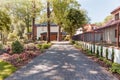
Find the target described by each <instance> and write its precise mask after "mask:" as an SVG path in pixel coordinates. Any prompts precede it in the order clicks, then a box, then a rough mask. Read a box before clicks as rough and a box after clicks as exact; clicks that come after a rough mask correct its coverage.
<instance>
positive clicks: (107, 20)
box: [94, 15, 113, 26]
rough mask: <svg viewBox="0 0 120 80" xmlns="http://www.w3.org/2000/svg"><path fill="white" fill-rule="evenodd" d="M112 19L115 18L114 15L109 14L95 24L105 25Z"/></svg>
mask: <svg viewBox="0 0 120 80" xmlns="http://www.w3.org/2000/svg"><path fill="white" fill-rule="evenodd" d="M112 19H113V16H112V15H108V16H107V17H105V19H104V20H103V21H102V22H96V23H94V24H96V25H97V26H103V25H105V24H106V23H107V22H109V21H110V20H112Z"/></svg>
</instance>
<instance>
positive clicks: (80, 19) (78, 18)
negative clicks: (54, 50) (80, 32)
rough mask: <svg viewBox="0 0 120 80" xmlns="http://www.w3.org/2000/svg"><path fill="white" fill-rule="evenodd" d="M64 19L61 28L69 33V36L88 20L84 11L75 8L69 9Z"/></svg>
mask: <svg viewBox="0 0 120 80" xmlns="http://www.w3.org/2000/svg"><path fill="white" fill-rule="evenodd" d="M65 19H66V20H65V21H64V22H65V23H64V27H63V29H64V30H65V31H66V32H67V33H68V34H70V38H71V37H72V36H73V35H74V34H75V31H76V29H78V28H80V27H81V26H83V25H84V24H86V23H87V22H88V20H87V16H86V13H85V11H83V10H80V9H75V8H70V9H69V11H68V14H67V15H66V17H65Z"/></svg>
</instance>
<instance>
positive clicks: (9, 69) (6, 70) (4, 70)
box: [0, 60, 16, 80]
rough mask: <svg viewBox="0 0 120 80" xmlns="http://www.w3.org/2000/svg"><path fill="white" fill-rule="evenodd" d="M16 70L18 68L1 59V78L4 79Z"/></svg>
mask: <svg viewBox="0 0 120 80" xmlns="http://www.w3.org/2000/svg"><path fill="white" fill-rule="evenodd" d="M15 71H16V68H15V67H14V66H12V65H11V64H10V63H7V62H4V61H2V60H0V80H4V79H5V78H6V77H8V76H9V75H11V74H12V73H13V72H15Z"/></svg>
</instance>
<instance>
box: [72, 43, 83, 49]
mask: <svg viewBox="0 0 120 80" xmlns="http://www.w3.org/2000/svg"><path fill="white" fill-rule="evenodd" d="M74 46H75V47H76V48H78V49H81V48H82V47H81V46H80V45H77V44H74Z"/></svg>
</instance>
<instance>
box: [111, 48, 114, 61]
mask: <svg viewBox="0 0 120 80" xmlns="http://www.w3.org/2000/svg"><path fill="white" fill-rule="evenodd" d="M111 58H112V62H114V49H112V55H111Z"/></svg>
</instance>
